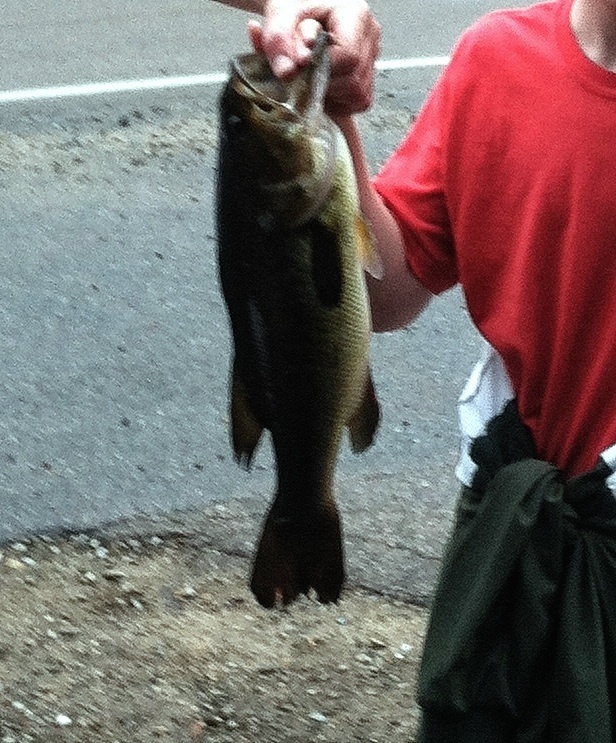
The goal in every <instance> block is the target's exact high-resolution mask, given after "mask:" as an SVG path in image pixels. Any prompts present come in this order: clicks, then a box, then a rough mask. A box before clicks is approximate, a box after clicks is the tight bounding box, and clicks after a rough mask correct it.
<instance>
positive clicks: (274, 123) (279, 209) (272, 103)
mask: <svg viewBox="0 0 616 743" xmlns="http://www.w3.org/2000/svg"><path fill="white" fill-rule="evenodd" d="M327 44H328V37H327V34H322V37H321V39H320V40H318V41H317V44H316V46H315V51H314V53H313V59H312V61H311V63H310V64H309V65H307V66H306V67H305V68H304V69H302V70H301V71H300V72H299V74H298V75H297V76H296V77H295V78H294V79H293V80H292V81H290V82H285V81H282V80H279V79H278V78H276V77H275V75H274V74H273V72H272V70H271V68H270V66H269V64H268V62H267V59H266V58H265V57H264V56H263V55H260V54H245V55H241V56H238V57H236V58H234V59H233V60H232V62H231V75H230V78H229V81H228V83H227V85H226V87H225V89H224V91H223V94H222V97H221V131H222V138H223V146H224V150H225V153H226V157H230V158H232V159H233V161H234V162H235V165H236V171H239V172H240V173H241V176H242V179H243V183H244V185H245V188H246V189H247V191H248V192H250V197H251V198H252V199H253V203H254V204H255V205H258V207H259V208H260V209H262V211H263V214H264V215H265V217H266V219H264V221H265V222H267V221H269V222H271V224H272V225H273V226H274V225H275V226H286V227H293V226H297V225H299V224H302V223H304V222H307V221H308V220H309V219H310V218H312V217H313V216H314V215H315V214H316V213H317V212H318V211H319V209H320V207H321V206H322V204H323V202H324V201H325V199H326V198H327V195H328V193H329V191H330V188H331V185H332V182H333V178H334V170H335V160H336V155H337V153H336V140H337V137H336V128H335V126H334V124H333V122H331V120H330V119H329V118H328V117H327V116H326V115H325V113H324V111H323V99H324V95H325V89H326V87H327V80H328V76H329V55H328V50H327Z"/></svg>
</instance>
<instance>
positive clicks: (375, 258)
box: [355, 214, 383, 279]
mask: <svg viewBox="0 0 616 743" xmlns="http://www.w3.org/2000/svg"><path fill="white" fill-rule="evenodd" d="M355 234H356V238H357V250H358V252H359V259H360V261H361V265H362V266H363V269H364V271H366V273H369V274H370V276H372V277H373V278H375V279H382V278H383V262H382V261H381V257H380V255H379V254H378V252H377V250H376V246H375V242H374V237H373V235H372V230H371V229H370V227H369V225H368V223H367V222H366V220H365V219H364V218H363V216H362V215H361V214H357V215H356V217H355Z"/></svg>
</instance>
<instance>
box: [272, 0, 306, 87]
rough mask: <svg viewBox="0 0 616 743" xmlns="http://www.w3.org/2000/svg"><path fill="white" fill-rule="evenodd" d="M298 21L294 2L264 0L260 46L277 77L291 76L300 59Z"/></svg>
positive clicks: (300, 46) (300, 44) (301, 56)
mask: <svg viewBox="0 0 616 743" xmlns="http://www.w3.org/2000/svg"><path fill="white" fill-rule="evenodd" d="M299 21H300V19H299V17H298V13H297V3H294V2H289V0H268V2H266V4H265V8H264V25H263V33H262V37H261V41H262V49H263V53H264V54H265V55H266V56H267V58H268V59H269V63H270V66H271V68H272V70H273V72H274V74H275V75H276V76H277V77H280V78H283V79H284V78H286V79H288V78H290V77H292V76H293V75H294V74H295V73H296V72H297V69H298V67H299V66H300V65H301V64H302V63H303V62H304V60H303V56H304V55H303V54H302V53H300V55H299V57H300V58H298V48H299V49H300V50H301V49H302V47H303V46H305V45H303V43H302V42H301V37H300V35H299V28H298V27H299ZM298 42H299V43H298ZM300 59H301V60H302V61H300Z"/></svg>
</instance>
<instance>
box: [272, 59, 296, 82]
mask: <svg viewBox="0 0 616 743" xmlns="http://www.w3.org/2000/svg"><path fill="white" fill-rule="evenodd" d="M272 70H273V72H274V75H276V77H289V75H291V74H292V73H293V72H295V63H294V62H293V60H292V59H291V58H290V57H287V56H286V55H285V54H278V55H277V56H275V57H274V59H273V60H272Z"/></svg>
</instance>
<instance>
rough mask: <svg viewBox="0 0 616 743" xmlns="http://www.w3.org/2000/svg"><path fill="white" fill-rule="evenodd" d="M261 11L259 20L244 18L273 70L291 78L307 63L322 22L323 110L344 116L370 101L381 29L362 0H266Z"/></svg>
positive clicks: (356, 111)
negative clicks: (326, 42) (327, 65)
mask: <svg viewBox="0 0 616 743" xmlns="http://www.w3.org/2000/svg"><path fill="white" fill-rule="evenodd" d="M263 15H264V21H263V23H262V24H261V23H259V22H258V21H251V22H250V23H249V26H248V28H249V34H250V38H251V41H252V44H253V46H254V48H255V50H256V51H258V52H261V53H263V54H265V55H266V56H267V58H268V59H269V60H270V64H271V66H272V69H273V71H274V74H275V75H277V76H278V77H280V78H283V79H290V78H292V77H293V75H294V74H296V73H297V71H298V69H299V68H300V67H302V66H304V65H306V64H307V63H308V62H309V61H310V57H311V53H312V46H313V44H314V41H315V39H316V36H317V33H318V31H319V30H320V29H321V28H324V29H325V30H326V31H327V32H328V33H329V34H330V36H331V39H332V45H331V47H330V54H331V73H330V82H329V87H328V91H327V96H326V99H325V107H326V110H327V112H328V113H329V114H332V115H336V116H341V115H342V116H346V115H350V114H354V113H359V112H360V111H365V110H366V109H367V108H368V107H369V106H370V104H371V103H372V97H373V94H374V63H375V61H376V58H377V57H378V54H379V49H380V40H381V29H380V26H379V24H378V23H377V21H376V19H375V17H374V15H373V14H372V11H371V10H370V8H369V6H368V5H367V3H366V2H365V0H266V2H265V5H264V9H263Z"/></svg>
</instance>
